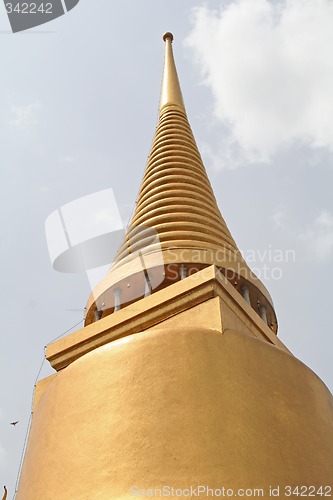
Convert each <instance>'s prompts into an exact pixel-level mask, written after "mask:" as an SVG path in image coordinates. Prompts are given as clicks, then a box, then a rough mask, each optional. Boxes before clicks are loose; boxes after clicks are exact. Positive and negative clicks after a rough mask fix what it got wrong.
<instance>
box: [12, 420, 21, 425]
mask: <svg viewBox="0 0 333 500" xmlns="http://www.w3.org/2000/svg"><path fill="white" fill-rule="evenodd" d="M18 423H19V421H18V420H15V422H11V423H10V425H14V426H15V425H16V424H18Z"/></svg>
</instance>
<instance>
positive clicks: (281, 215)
mask: <svg viewBox="0 0 333 500" xmlns="http://www.w3.org/2000/svg"><path fill="white" fill-rule="evenodd" d="M270 218H271V219H272V221H273V222H274V225H275V227H276V228H278V229H284V228H285V227H286V218H287V210H286V207H285V206H284V205H278V206H277V207H276V208H275V210H274V212H273V214H272V215H271V217H270Z"/></svg>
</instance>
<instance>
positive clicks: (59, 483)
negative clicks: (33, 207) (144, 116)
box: [17, 33, 333, 500]
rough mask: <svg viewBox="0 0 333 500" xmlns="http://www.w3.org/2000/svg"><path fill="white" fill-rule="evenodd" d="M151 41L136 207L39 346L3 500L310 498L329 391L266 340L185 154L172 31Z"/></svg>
mask: <svg viewBox="0 0 333 500" xmlns="http://www.w3.org/2000/svg"><path fill="white" fill-rule="evenodd" d="M163 38H164V41H165V43H166V56H165V66H164V76H163V84H162V95H161V104H160V116H159V121H158V126H157V130H156V135H155V138H154V142H153V146H152V149H151V153H150V157H149V159H148V164H147V167H146V171H145V174H144V178H143V182H142V185H141V189H140V192H139V196H138V200H137V206H136V210H135V213H134V215H133V219H132V222H131V225H130V227H129V230H128V232H127V234H126V237H125V240H124V242H123V244H122V246H121V248H120V249H119V252H118V254H117V257H116V259H115V262H114V264H113V265H112V267H111V269H110V271H109V273H108V274H107V276H106V277H105V278H104V279H103V280H102V282H101V283H100V284H99V285H98V286H97V288H96V289H95V290H94V291H93V293H92V294H91V297H90V298H89V301H88V306H87V316H86V323H85V327H84V328H82V329H81V330H79V331H77V332H74V333H72V334H70V335H68V336H67V337H65V338H62V339H60V340H58V341H56V342H54V343H52V344H50V345H48V346H47V359H48V360H49V362H50V363H51V365H52V367H53V368H55V370H56V373H55V374H54V375H52V376H51V377H48V378H46V379H44V380H42V381H40V382H39V383H38V385H37V390H36V393H35V402H34V412H33V418H32V426H31V429H30V435H29V441H28V446H27V450H26V455H25V459H24V464H23V468H22V473H21V478H20V483H19V490H18V494H17V500H54V499H58V498H59V499H61V500H74V499H75V500H87V499H89V500H90V499H94V500H95V499H96V500H110V499H131V498H134V497H135V496H136V497H143V496H146V497H147V496H148V497H150V498H160V497H162V496H163V493H164V496H172V491H173V492H174V495H173V496H177V497H178V498H179V497H181V498H186V497H187V498H196V497H197V496H200V498H210V497H212V496H213V495H212V491H213V492H214V491H215V494H216V495H215V496H231V495H230V492H231V491H232V492H234V496H236V495H238V496H251V495H250V494H249V493H250V492H251V491H252V493H253V494H252V496H262V497H267V498H268V497H270V496H281V497H284V496H289V495H288V492H289V490H288V488H295V487H298V488H301V487H303V488H308V490H307V491H308V492H309V491H310V490H309V488H310V487H313V488H315V491H316V498H319V496H321V495H320V493H318V492H319V491H320V490H319V488H320V487H322V488H329V487H330V485H331V482H332V471H333V398H332V395H331V394H330V392H329V391H328V389H327V388H326V386H325V385H324V384H323V382H322V381H321V380H320V379H319V378H318V377H317V376H316V375H315V374H314V373H313V372H312V371H311V370H310V369H309V368H307V367H306V366H305V365H304V364H303V363H302V362H301V361H299V360H298V359H296V358H295V357H294V356H293V355H292V354H291V353H290V352H289V351H288V349H287V348H286V347H285V346H284V345H283V344H282V342H281V341H280V340H279V339H278V338H277V335H276V333H277V321H276V316H275V312H274V308H273V303H272V300H271V297H270V295H269V293H268V292H267V290H266V288H265V287H264V285H263V284H262V283H261V282H260V280H259V279H258V278H257V277H256V276H254V275H253V273H252V272H251V271H250V269H249V267H248V266H247V264H246V263H245V261H244V260H243V259H242V257H241V255H240V252H239V250H238V249H237V246H236V244H235V242H234V240H233V238H232V236H231V234H230V232H229V230H228V228H227V226H226V224H225V222H224V220H223V218H222V216H221V214H220V211H219V209H218V207H217V204H216V200H215V197H214V194H213V191H212V188H211V185H210V183H209V180H208V178H207V174H206V171H205V168H204V166H203V163H202V160H201V157H200V154H199V151H198V149H197V146H196V143H195V140H194V137H193V134H192V131H191V128H190V125H189V122H188V119H187V115H186V111H185V107H184V101H183V97H182V93H181V89H180V85H179V81H178V76H177V72H176V67H175V63H174V59H173V53H172V40H173V36H172V35H171V33H166V34H165V35H164V37H163ZM172 488H174V490H172ZM199 488H200V489H199ZM204 488H205V489H204ZM255 490H257V492H258V494H254V492H255ZM227 491H229V493H228V494H227V493H225V494H224V495H222V493H223V492H227ZM242 491H243V494H242V493H241V492H242ZM246 491H247V494H245V492H246ZM299 491H301V490H299ZM304 491H305V490H304ZM311 491H312V490H311ZM322 491H323V492H324V493H325V492H327V491H329V490H328V489H326V490H322ZM168 492H169V495H168V494H167V493H168ZM219 492H221V494H218V493H219ZM176 493H177V495H176ZM198 493H200V495H199V494H198ZM331 494H333V493H332V491H331ZM312 496H313V495H312Z"/></svg>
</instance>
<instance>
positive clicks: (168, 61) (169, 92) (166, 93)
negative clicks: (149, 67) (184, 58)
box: [160, 32, 185, 111]
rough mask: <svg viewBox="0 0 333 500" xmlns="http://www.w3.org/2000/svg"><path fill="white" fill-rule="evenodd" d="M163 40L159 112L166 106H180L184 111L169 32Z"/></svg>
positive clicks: (171, 38) (171, 36)
mask: <svg viewBox="0 0 333 500" xmlns="http://www.w3.org/2000/svg"><path fill="white" fill-rule="evenodd" d="M163 40H164V41H165V60H164V71H163V80H162V92H161V102H160V111H162V109H163V108H164V106H167V105H168V104H174V105H178V106H181V108H183V109H184V110H185V105H184V101H183V95H182V91H181V88H180V84H179V79H178V75H177V69H176V64H175V60H174V57H173V52H172V41H173V34H172V33H170V32H167V33H164V35H163Z"/></svg>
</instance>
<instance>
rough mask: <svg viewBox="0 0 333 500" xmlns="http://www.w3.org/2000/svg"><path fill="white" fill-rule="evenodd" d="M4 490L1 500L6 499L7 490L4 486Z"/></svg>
mask: <svg viewBox="0 0 333 500" xmlns="http://www.w3.org/2000/svg"><path fill="white" fill-rule="evenodd" d="M4 489H5V492H4V494H3V497H2V500H6V498H7V488H6V486H4Z"/></svg>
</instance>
